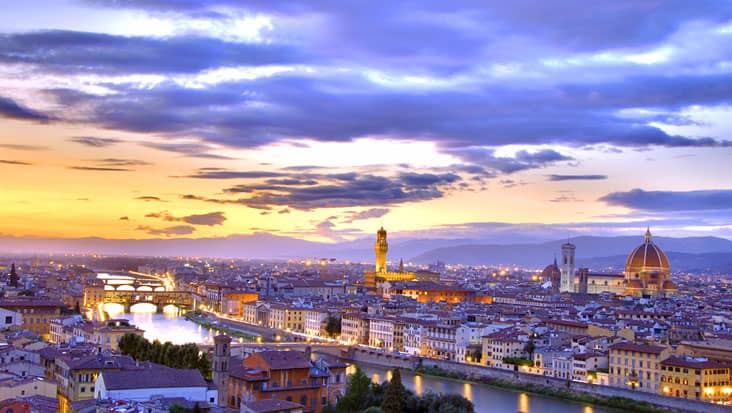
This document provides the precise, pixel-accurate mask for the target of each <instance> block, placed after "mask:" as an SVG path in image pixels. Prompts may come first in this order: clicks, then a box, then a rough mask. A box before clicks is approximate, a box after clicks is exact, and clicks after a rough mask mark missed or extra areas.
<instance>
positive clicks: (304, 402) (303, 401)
mask: <svg viewBox="0 0 732 413" xmlns="http://www.w3.org/2000/svg"><path fill="white" fill-rule="evenodd" d="M300 404H302V405H303V406H307V405H308V396H306V395H304V394H303V395H302V396H300Z"/></svg>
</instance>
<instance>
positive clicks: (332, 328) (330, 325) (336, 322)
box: [325, 314, 341, 338]
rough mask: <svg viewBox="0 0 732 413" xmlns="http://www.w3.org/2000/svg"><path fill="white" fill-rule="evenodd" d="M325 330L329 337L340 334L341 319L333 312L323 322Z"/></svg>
mask: <svg viewBox="0 0 732 413" xmlns="http://www.w3.org/2000/svg"><path fill="white" fill-rule="evenodd" d="M325 332H326V334H328V337H330V338H333V337H337V336H339V335H340V334H341V319H340V318H338V317H336V316H334V315H333V314H331V315H329V316H328V319H327V320H326V322H325Z"/></svg>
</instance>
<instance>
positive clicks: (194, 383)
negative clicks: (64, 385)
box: [94, 363, 218, 404]
mask: <svg viewBox="0 0 732 413" xmlns="http://www.w3.org/2000/svg"><path fill="white" fill-rule="evenodd" d="M94 388H95V396H96V397H95V398H96V399H99V400H107V399H114V400H129V401H148V400H151V399H152V398H154V397H181V398H184V399H186V400H191V401H201V402H208V403H211V404H216V403H217V394H218V392H217V390H215V389H209V386H208V383H206V380H204V379H203V376H201V372H200V371H198V370H196V369H174V368H170V367H166V366H162V365H160V364H154V363H140V364H139V366H136V367H135V368H131V369H125V370H105V371H102V372H101V373H100V374H99V376H98V377H97V380H96V382H95V385H94Z"/></svg>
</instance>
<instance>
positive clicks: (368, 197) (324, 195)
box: [184, 172, 461, 210]
mask: <svg viewBox="0 0 732 413" xmlns="http://www.w3.org/2000/svg"><path fill="white" fill-rule="evenodd" d="M314 177H317V181H318V184H317V185H302V186H292V185H270V184H239V185H234V186H231V187H228V188H224V193H227V194H240V193H244V194H248V197H246V198H239V199H225V198H205V197H198V196H195V195H186V196H184V199H197V200H205V201H207V202H215V203H222V204H239V205H245V206H248V207H250V208H257V209H265V210H266V209H271V208H273V207H275V206H283V207H290V208H293V209H300V210H312V209H317V208H338V207H354V206H383V205H394V204H401V203H405V202H417V201H426V200H430V199H436V198H441V197H443V196H444V195H445V191H447V190H449V189H450V187H451V184H453V183H456V182H457V181H459V180H460V179H461V178H460V176H458V175H456V174H452V173H444V174H432V173H414V172H408V173H400V174H397V175H396V176H394V177H385V176H378V175H372V174H358V173H334V174H315V175H308V178H314Z"/></svg>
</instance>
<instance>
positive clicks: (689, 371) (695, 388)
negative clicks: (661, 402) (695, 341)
mask: <svg viewBox="0 0 732 413" xmlns="http://www.w3.org/2000/svg"><path fill="white" fill-rule="evenodd" d="M660 364H661V378H660V387H661V391H660V393H661V394H663V395H665V396H673V397H683V398H685V399H692V400H702V401H706V402H722V401H727V402H729V400H730V396H732V387H730V367H729V365H725V364H722V363H718V362H715V361H710V360H709V359H706V358H699V357H697V358H694V357H690V356H683V357H676V356H674V357H669V358H667V359H665V360H663V361H662V362H661V363H660Z"/></svg>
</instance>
